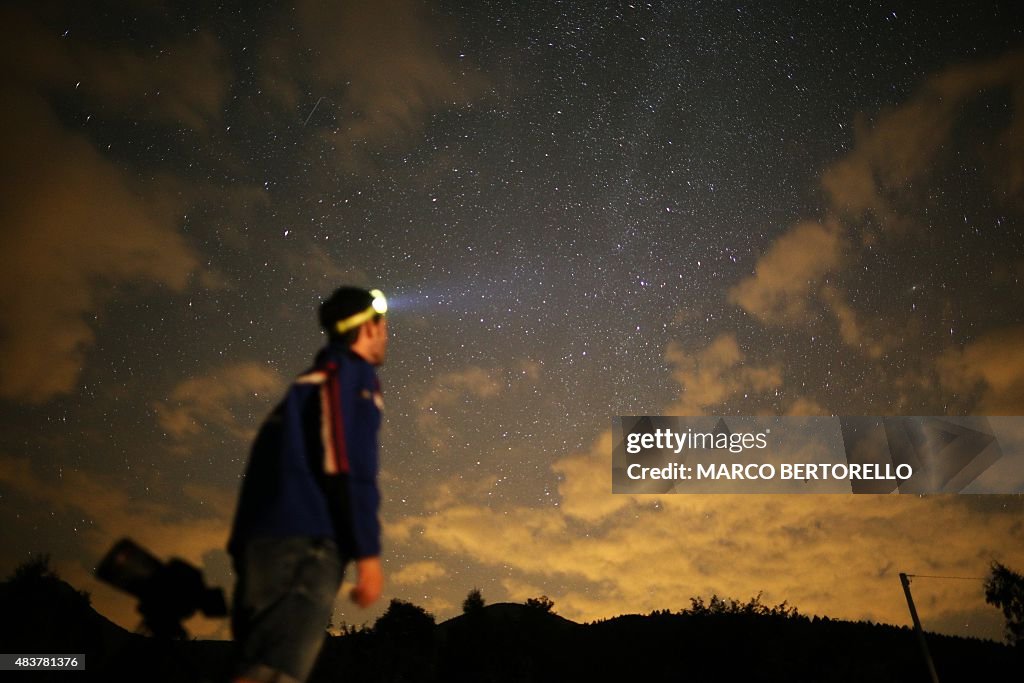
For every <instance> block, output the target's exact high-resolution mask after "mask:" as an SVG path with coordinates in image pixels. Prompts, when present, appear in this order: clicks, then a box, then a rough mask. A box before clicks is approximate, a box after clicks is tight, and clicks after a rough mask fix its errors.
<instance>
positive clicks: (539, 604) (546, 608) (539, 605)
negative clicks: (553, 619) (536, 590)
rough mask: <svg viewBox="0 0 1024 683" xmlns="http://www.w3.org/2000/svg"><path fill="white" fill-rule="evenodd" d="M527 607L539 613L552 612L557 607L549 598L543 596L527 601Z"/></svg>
mask: <svg viewBox="0 0 1024 683" xmlns="http://www.w3.org/2000/svg"><path fill="white" fill-rule="evenodd" d="M526 606H527V607H529V608H530V609H535V610H537V611H539V612H551V608H553V607H554V606H555V602H554V600H552V599H551V598H549V597H548V596H546V595H542V596H540V597H539V598H530V599H529V600H527V601H526Z"/></svg>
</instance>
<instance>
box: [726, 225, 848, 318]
mask: <svg viewBox="0 0 1024 683" xmlns="http://www.w3.org/2000/svg"><path fill="white" fill-rule="evenodd" d="M841 265H842V240H841V235H840V230H839V228H838V226H837V225H835V224H833V223H830V224H827V225H822V224H821V223H815V222H811V221H805V222H802V223H798V224H797V225H795V226H793V227H792V228H791V229H790V230H788V231H787V232H785V233H784V234H783V235H781V236H780V237H779V238H778V239H776V240H775V242H774V243H772V245H771V247H769V249H768V251H766V252H765V253H764V254H763V255H762V256H761V257H760V258H759V259H758V261H757V265H756V266H755V271H754V275H753V276H751V277H748V278H746V279H745V280H743V281H741V282H740V283H739V284H738V285H736V286H735V287H733V288H732V289H730V290H729V302H730V303H733V304H736V305H738V306H740V307H741V308H743V309H744V310H745V311H747V312H748V313H750V314H751V315H753V316H754V317H756V318H757V319H758V320H760V321H761V322H762V323H764V324H766V325H783V324H787V323H800V322H803V321H804V320H805V319H806V317H807V315H808V312H809V311H808V303H809V301H810V298H811V294H812V293H813V292H814V291H815V289H816V288H817V286H818V285H819V283H820V282H821V281H822V279H823V278H824V277H825V275H827V274H828V273H830V272H832V271H834V270H837V269H839V268H840V267H841Z"/></svg>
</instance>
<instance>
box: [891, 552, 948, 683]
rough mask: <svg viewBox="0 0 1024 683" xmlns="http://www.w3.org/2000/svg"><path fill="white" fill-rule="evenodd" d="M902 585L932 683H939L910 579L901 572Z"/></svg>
mask: <svg viewBox="0 0 1024 683" xmlns="http://www.w3.org/2000/svg"><path fill="white" fill-rule="evenodd" d="M900 583H902V584H903V592H904V593H905V594H906V596H907V607H909V608H910V618H911V619H913V620H914V632H915V633H917V642H918V644H919V645H920V646H921V654H923V655H924V662H925V664H927V665H928V673H929V674H930V675H931V677H932V683H939V674H937V673H936V672H935V662H933V661H932V655H931V653H930V652H928V643H927V642H925V639H924V631H922V630H921V620H920V619H918V618H917V608H916V607H914V598H913V596H912V595H911V594H910V579H908V578H907V575H906V574H904V573H903V572H900Z"/></svg>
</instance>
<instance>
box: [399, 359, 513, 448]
mask: <svg viewBox="0 0 1024 683" xmlns="http://www.w3.org/2000/svg"><path fill="white" fill-rule="evenodd" d="M501 375H502V373H501V371H500V370H498V371H495V370H491V371H488V370H485V369H484V368H481V367H478V366H474V365H471V366H468V367H467V368H466V369H465V370H459V371H456V372H449V373H447V374H444V375H441V376H440V377H438V378H437V379H435V380H434V381H433V383H432V384H431V385H430V387H428V388H427V390H426V391H425V392H424V393H423V395H422V396H421V397H420V399H419V401H417V406H418V408H419V413H418V415H417V417H416V425H417V426H418V427H419V429H420V431H421V432H422V433H423V436H424V438H425V439H427V441H428V442H429V443H430V444H431V445H432V447H433V448H434V449H435V450H439V449H442V448H444V447H445V446H446V445H449V444H450V443H451V440H452V439H453V437H454V436H455V432H454V430H453V429H452V428H451V426H450V422H451V420H452V419H453V414H454V413H456V412H457V411H458V407H459V404H460V403H463V402H467V401H476V400H479V399H490V398H494V397H496V396H498V395H499V394H500V393H501V392H502V389H503V387H504V385H503V384H502V383H501V382H499V381H498V379H497V378H498V377H501Z"/></svg>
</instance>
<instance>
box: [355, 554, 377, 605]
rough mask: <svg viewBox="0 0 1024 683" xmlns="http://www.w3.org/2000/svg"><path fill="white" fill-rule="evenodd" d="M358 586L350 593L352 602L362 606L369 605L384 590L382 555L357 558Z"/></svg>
mask: <svg viewBox="0 0 1024 683" xmlns="http://www.w3.org/2000/svg"><path fill="white" fill-rule="evenodd" d="M356 575H357V576H356V586H355V588H353V589H352V592H351V593H349V597H350V598H352V602H354V603H356V604H357V605H359V606H360V607H369V606H370V605H372V604H373V603H374V602H376V601H377V599H378V598H379V597H380V594H381V592H382V591H383V590H384V570H383V568H382V567H381V564H380V557H364V558H361V559H358V560H356Z"/></svg>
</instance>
